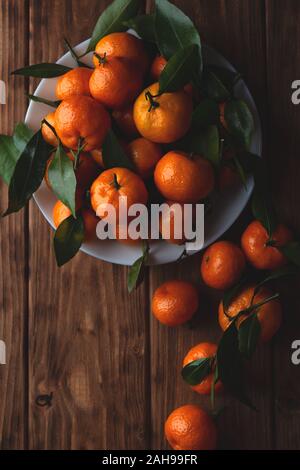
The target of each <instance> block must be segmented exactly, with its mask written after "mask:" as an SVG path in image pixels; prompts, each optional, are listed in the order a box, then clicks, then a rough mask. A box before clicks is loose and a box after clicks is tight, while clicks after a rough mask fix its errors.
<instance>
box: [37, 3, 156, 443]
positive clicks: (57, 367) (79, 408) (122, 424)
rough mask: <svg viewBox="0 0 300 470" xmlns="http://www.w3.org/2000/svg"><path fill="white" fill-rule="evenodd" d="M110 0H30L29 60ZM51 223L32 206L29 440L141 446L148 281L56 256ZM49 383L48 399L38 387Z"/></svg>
mask: <svg viewBox="0 0 300 470" xmlns="http://www.w3.org/2000/svg"><path fill="white" fill-rule="evenodd" d="M109 3H110V2H109V0H106V1H99V0H88V1H82V0H78V1H77V0H76V1H75V0H73V1H68V0H64V1H62V0H54V1H51V2H49V1H46V0H42V1H40V0H31V1H30V32H31V41H30V62H31V63H36V62H39V61H42V60H56V59H57V58H58V57H59V56H60V55H61V53H62V51H63V48H62V44H63V42H62V39H63V36H64V35H67V36H68V38H69V40H70V41H71V42H72V43H73V44H76V43H78V42H80V41H82V40H83V39H86V38H87V37H88V36H89V34H90V32H91V30H92V28H93V26H94V23H95V20H96V18H97V17H98V15H99V14H100V12H101V10H102V9H103V8H104V6H105V5H107V4H109ZM51 237H52V233H51V231H50V228H49V226H48V224H47V222H46V221H45V220H44V219H43V217H42V215H41V214H40V212H39V211H38V209H37V207H36V206H35V204H34V203H32V204H31V207H30V272H31V276H30V284H29V289H30V325H29V335H30V336H29V337H30V351H29V354H30V416H29V418H30V420H29V423H30V448H32V449H50V448H56V449H145V448H147V446H148V444H149V443H148V436H147V429H148V428H149V426H148V405H147V399H148V398H147V394H148V390H146V383H147V380H146V376H145V364H146V363H147V354H148V345H147V342H148V332H147V322H146V316H145V306H146V305H148V300H147V292H146V284H145V285H144V286H143V287H142V288H140V289H139V290H138V292H136V293H134V294H132V295H131V296H130V297H129V295H128V294H127V288H126V278H127V269H126V268H123V267H118V266H113V265H110V264H107V263H103V262H100V261H97V260H95V259H93V258H91V257H88V256H87V255H83V254H79V255H78V256H76V258H75V259H74V260H73V261H72V262H71V263H70V264H69V265H68V266H66V267H64V268H62V269H61V270H59V269H58V268H57V267H56V266H55V261H54V254H53V251H52V246H51ZM51 392H53V402H52V403H53V404H52V407H50V408H39V407H37V406H36V405H35V399H36V396H37V395H39V394H45V393H48V394H49V393H51Z"/></svg>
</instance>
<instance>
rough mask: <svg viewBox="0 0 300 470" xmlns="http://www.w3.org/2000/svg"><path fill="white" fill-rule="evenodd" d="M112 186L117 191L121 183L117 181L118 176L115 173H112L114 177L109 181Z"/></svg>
mask: <svg viewBox="0 0 300 470" xmlns="http://www.w3.org/2000/svg"><path fill="white" fill-rule="evenodd" d="M110 184H111V185H112V186H114V188H115V189H116V190H117V191H118V190H119V189H120V188H121V185H120V184H119V182H118V178H117V175H116V174H115V173H114V179H113V181H112V182H111V183H110Z"/></svg>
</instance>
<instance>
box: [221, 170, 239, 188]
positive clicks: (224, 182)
mask: <svg viewBox="0 0 300 470" xmlns="http://www.w3.org/2000/svg"><path fill="white" fill-rule="evenodd" d="M240 181H241V180H240V178H239V175H238V174H237V173H236V172H235V171H233V169H232V168H230V166H227V165H223V166H222V167H221V169H220V171H219V174H218V189H219V190H220V191H224V190H225V189H228V188H231V187H232V186H235V185H237V184H238V183H239V182H240Z"/></svg>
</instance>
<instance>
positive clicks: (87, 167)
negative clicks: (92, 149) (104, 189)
mask: <svg viewBox="0 0 300 470" xmlns="http://www.w3.org/2000/svg"><path fill="white" fill-rule="evenodd" d="M99 173H100V171H99V167H98V165H97V164H96V162H95V160H94V159H93V158H92V156H91V154H89V153H86V152H81V154H80V157H79V161H78V165H77V168H76V170H75V174H76V180H77V183H78V184H79V185H80V186H82V187H83V188H87V189H88V188H89V187H90V185H91V184H92V182H93V181H94V180H95V179H96V178H97V176H98V175H99Z"/></svg>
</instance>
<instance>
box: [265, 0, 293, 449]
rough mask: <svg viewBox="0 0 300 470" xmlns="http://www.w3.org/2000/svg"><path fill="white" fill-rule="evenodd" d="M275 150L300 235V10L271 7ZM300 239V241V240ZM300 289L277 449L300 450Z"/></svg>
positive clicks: (286, 349)
mask: <svg viewBox="0 0 300 470" xmlns="http://www.w3.org/2000/svg"><path fill="white" fill-rule="evenodd" d="M266 18H267V66H268V111H269V119H268V121H269V135H268V138H269V145H270V151H269V153H268V163H269V169H270V174H271V178H272V184H273V194H274V201H275V203H276V207H277V209H278V214H279V216H280V218H281V220H282V221H284V222H286V223H288V224H289V225H290V226H291V227H292V228H293V229H294V230H295V232H296V233H297V234H298V235H299V233H300V217H299V204H300V193H299V178H300V162H299V156H298V149H299V145H300V135H299V116H300V107H299V106H295V105H293V104H292V102H291V99H290V96H291V92H292V91H291V84H292V82H293V81H294V80H299V76H300V64H299V60H298V57H299V54H300V45H299V41H300V24H299V20H300V4H299V2H297V1H295V0H290V1H289V2H285V4H284V6H283V4H282V2H280V1H278V0H274V1H268V0H267V1H266ZM298 238H299V237H298ZM299 287H300V280H299V279H298V280H297V279H295V280H293V282H291V283H289V285H288V286H285V287H284V288H283V289H282V295H281V297H282V304H283V306H284V324H283V328H282V331H281V333H280V334H279V335H278V338H277V342H276V347H275V359H274V366H275V377H274V379H275V390H274V392H275V403H276V406H275V422H274V429H275V431H276V448H278V449H299V442H300V418H299V410H300V401H299V392H300V387H299V384H300V367H299V366H298V367H297V366H295V365H293V364H292V362H291V352H292V350H291V344H292V342H293V341H294V340H295V339H299V331H300V319H299V315H298V312H299V308H300V303H299Z"/></svg>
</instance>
